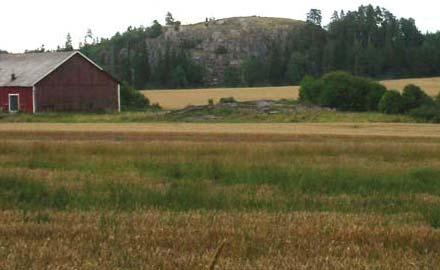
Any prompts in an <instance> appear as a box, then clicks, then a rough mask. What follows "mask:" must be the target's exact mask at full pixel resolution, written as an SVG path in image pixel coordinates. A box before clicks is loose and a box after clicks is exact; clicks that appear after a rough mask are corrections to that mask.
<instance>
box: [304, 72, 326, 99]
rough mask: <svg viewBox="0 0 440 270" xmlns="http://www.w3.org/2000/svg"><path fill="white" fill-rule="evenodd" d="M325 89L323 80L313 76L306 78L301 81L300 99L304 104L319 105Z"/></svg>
mask: <svg viewBox="0 0 440 270" xmlns="http://www.w3.org/2000/svg"><path fill="white" fill-rule="evenodd" d="M323 89H324V84H323V81H322V80H321V79H315V78H313V77H311V76H306V77H305V78H304V79H303V80H302V81H301V88H300V89H299V99H300V100H301V101H304V102H309V103H312V104H316V105H318V104H319V99H320V96H321V93H322V91H323Z"/></svg>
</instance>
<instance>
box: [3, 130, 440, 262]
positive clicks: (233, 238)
mask: <svg viewBox="0 0 440 270" xmlns="http://www.w3.org/2000/svg"><path fill="white" fill-rule="evenodd" d="M439 128H440V127H439V126H438V125H417V124H392V125H388V124H353V123H345V124H217V125H214V124H164V123H161V124H145V125H144V124H123V125H118V124H43V123H39V124H36V123H29V124H1V125H0V137H1V138H2V140H1V141H0V269H209V268H208V267H209V266H210V265H212V264H213V258H214V257H215V254H216V252H217V250H218V248H219V246H220V245H221V244H220V243H222V242H223V241H225V246H224V248H223V249H222V251H221V252H220V253H219V257H218V260H217V261H215V262H214V265H215V268H214V269H435V268H436V266H437V265H439V264H440V246H439V243H440V231H439V230H438V228H440V211H439V209H440V182H439V181H438V179H440V170H439V168H440V129H439Z"/></svg>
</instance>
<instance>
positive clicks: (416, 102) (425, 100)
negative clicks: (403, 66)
mask: <svg viewBox="0 0 440 270" xmlns="http://www.w3.org/2000/svg"><path fill="white" fill-rule="evenodd" d="M402 97H403V103H404V110H405V111H406V112H408V111H410V110H412V109H416V108H419V107H421V106H422V105H426V106H430V105H433V103H434V100H433V99H432V98H431V97H430V96H428V95H427V94H426V93H425V92H423V90H422V89H421V88H420V87H418V86H416V85H414V84H410V85H407V86H406V87H405V89H404V90H403V94H402Z"/></svg>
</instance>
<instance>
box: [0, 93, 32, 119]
mask: <svg viewBox="0 0 440 270" xmlns="http://www.w3.org/2000/svg"><path fill="white" fill-rule="evenodd" d="M9 94H18V95H19V106H20V108H19V110H20V112H26V113H33V102H32V87H0V110H1V111H2V112H8V111H9Z"/></svg>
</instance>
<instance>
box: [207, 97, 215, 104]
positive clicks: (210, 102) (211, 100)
mask: <svg viewBox="0 0 440 270" xmlns="http://www.w3.org/2000/svg"><path fill="white" fill-rule="evenodd" d="M208 105H210V106H212V105H214V99H212V98H210V99H208Z"/></svg>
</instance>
